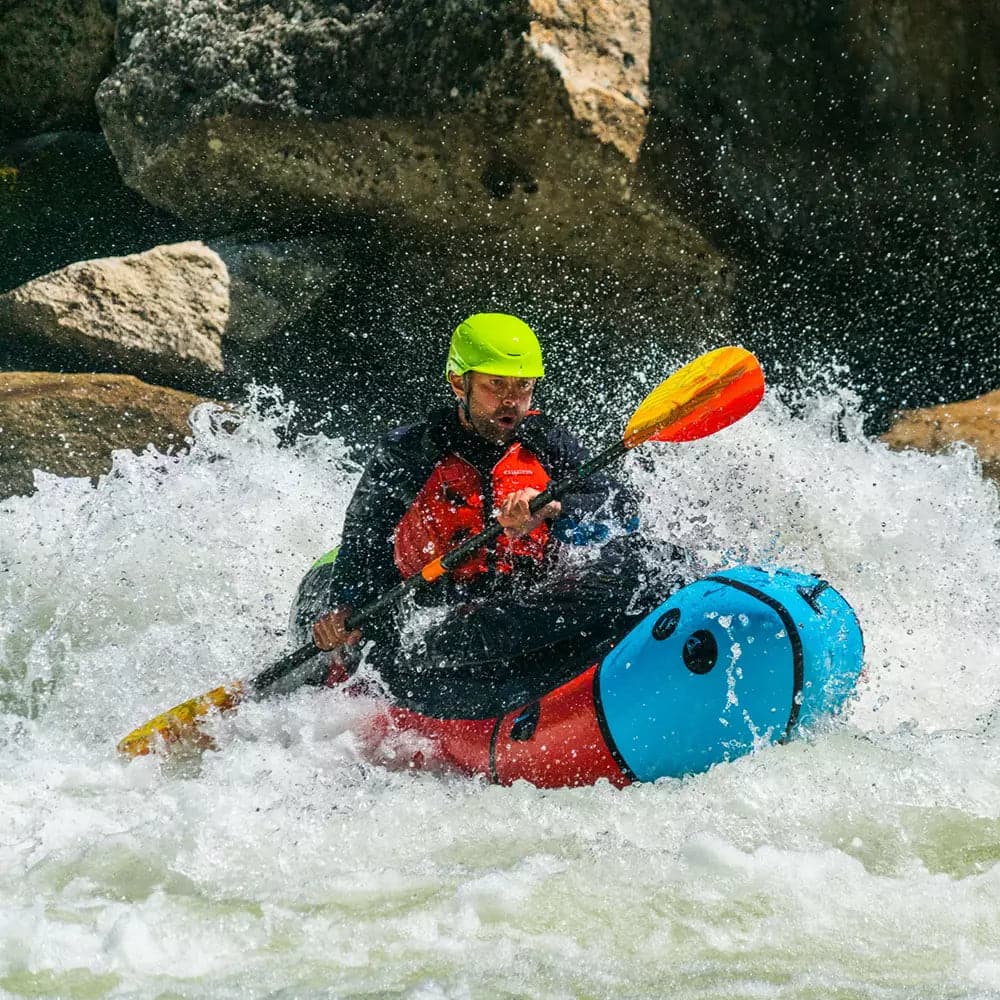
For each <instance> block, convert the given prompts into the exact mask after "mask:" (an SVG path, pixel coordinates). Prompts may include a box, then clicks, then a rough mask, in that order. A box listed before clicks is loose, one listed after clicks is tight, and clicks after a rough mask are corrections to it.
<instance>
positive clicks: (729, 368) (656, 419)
mask: <svg viewBox="0 0 1000 1000" xmlns="http://www.w3.org/2000/svg"><path fill="white" fill-rule="evenodd" d="M763 396H764V372H763V371H762V370H761V367H760V364H759V362H758V361H757V359H756V358H755V357H754V356H753V355H752V354H751V353H750V352H749V351H745V350H743V348H742V347H720V348H718V349H717V350H715V351H709V352H708V354H703V355H702V356H701V357H700V358H695V360H694V361H692V362H691V363H690V364H687V365H685V366H684V367H683V368H681V369H680V371H677V372H674V374H673V375H671V376H670V378H668V379H666V380H665V381H663V382H661V383H660V384H659V385H658V386H657V387H656V388H655V389H654V390H653V391H652V392H651V393H650V394H649V395H648V396H647V397H646V398H645V399H644V400H643V401H642V402H641V403H640V404H639V408H638V409H637V410H636V411H635V413H633V414H632V419H631V420H630V421H629V422H628V426H627V427H626V428H625V435H624V443H625V447H626V448H634V447H635V446H636V445H637V444H642V443H643V441H696V440H697V439H698V438H703V437H707V436H708V435H709V434H714V433H715V432H716V431H720V430H722V429H723V428H724V427H728V426H729V425H730V424H733V423H735V422H736V421H737V420H739V419H740V417H744V416H746V415H747V414H748V413H749V412H750V411H751V410H752V409H753V408H754V407H755V406H756V405H757V404H758V403H759V402H760V401H761V399H762V398H763Z"/></svg>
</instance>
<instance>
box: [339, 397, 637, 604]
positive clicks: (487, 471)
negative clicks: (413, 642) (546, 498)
mask: <svg viewBox="0 0 1000 1000" xmlns="http://www.w3.org/2000/svg"><path fill="white" fill-rule="evenodd" d="M515 443H519V444H520V445H521V448H519V449H515V450H516V451H517V452H518V453H519V454H521V455H525V452H527V455H526V457H527V458H528V459H529V460H530V461H531V462H532V464H534V465H536V467H537V466H540V467H541V470H544V473H546V474H547V475H548V477H549V478H550V479H551V480H559V479H561V478H562V477H563V476H565V475H567V474H568V473H570V472H573V471H575V470H576V469H577V468H579V466H580V465H582V464H583V462H585V461H586V460H587V458H588V455H587V452H586V450H585V449H584V448H583V446H582V445H580V444H579V442H577V441H576V440H575V439H574V438H573V437H572V436H571V435H570V434H569V433H568V432H567V431H566V430H564V429H563V428H562V427H560V426H559V425H558V424H556V423H554V422H553V421H552V420H550V419H548V418H547V417H545V416H543V415H542V414H531V415H529V416H527V417H526V418H525V419H524V421H523V422H522V423H521V425H520V426H519V427H518V429H517V431H516V432H515V435H514V440H513V441H512V442H508V443H506V444H495V443H493V442H491V441H487V440H486V439H485V438H483V437H481V436H480V435H478V434H475V433H472V432H470V431H467V430H465V428H463V427H462V425H461V424H460V423H459V419H458V411H457V409H456V408H454V407H449V408H447V409H441V410H437V411H435V412H433V413H431V414H430V415H429V417H428V418H427V420H425V421H423V422H421V423H418V424H413V425H411V426H407V427H399V428H397V429H396V430H394V431H391V432H390V433H389V434H387V435H386V437H385V438H383V439H382V441H380V442H379V444H378V445H377V447H376V449H375V453H374V454H373V455H372V458H371V460H370V461H369V463H368V465H367V467H366V468H365V471H364V473H363V474H362V476H361V480H360V482H359V483H358V486H357V489H356V490H355V492H354V496H353V497H352V498H351V502H350V504H349V505H348V508H347V515H346V518H345V521H344V530H343V535H342V538H341V543H340V552H339V554H338V556H337V560H336V563H335V564H334V566H333V571H332V574H331V576H330V579H329V592H328V601H329V604H328V606H329V607H330V608H334V607H337V606H339V605H341V604H348V605H351V606H353V607H358V606H360V605H362V604H364V603H365V602H366V601H369V600H371V599H373V598H375V597H377V596H379V595H380V594H382V593H384V592H385V591H387V590H389V589H390V588H392V587H394V586H395V585H396V584H397V583H399V581H400V579H401V575H402V574H401V572H400V567H399V564H398V556H399V553H398V550H397V544H396V543H397V529H398V528H399V527H400V523H401V522H402V521H403V519H404V517H405V516H406V515H407V513H408V512H409V511H411V508H412V507H413V505H414V504H415V502H416V501H417V500H418V497H420V496H421V491H422V490H424V487H425V486H426V485H427V484H428V481H429V480H430V478H431V476H432V474H434V473H435V471H436V470H438V469H440V468H441V467H442V464H443V463H444V464H447V463H448V462H449V461H453V460H454V459H459V460H461V463H462V465H463V467H471V469H472V470H475V473H476V474H478V479H477V486H478V490H479V494H480V496H481V497H482V503H481V513H482V516H484V517H485V519H486V523H487V524H488V523H490V521H491V520H492V518H493V516H494V515H493V514H492V510H493V507H494V497H493V493H492V484H493V481H494V470H495V469H496V467H497V466H498V463H500V462H501V460H502V459H504V458H505V456H507V455H508V454H509V453H510V450H511V448H512V446H513V445H514V444H515ZM536 459H537V463H535V461H534V460H536ZM515 485H517V484H516V483H515ZM476 499H477V500H478V499H479V497H477V498H476ZM561 503H562V514H561V515H560V517H559V519H558V520H557V521H556V522H555V523H554V524H553V525H552V526H551V529H549V528H548V527H546V528H545V529H544V535H542V536H541V537H542V538H543V539H544V548H545V549H546V550H547V551H548V550H551V548H552V543H553V541H555V542H556V543H560V542H562V543H574V544H581V543H587V542H590V541H595V540H596V541H599V540H602V539H603V538H605V537H607V535H608V533H609V530H610V529H609V526H608V523H607V522H609V521H611V522H617V523H618V524H620V525H621V526H622V527H623V528H634V526H635V524H636V523H637V507H636V503H635V499H634V497H633V496H632V494H631V493H630V492H628V491H627V490H625V489H623V488H622V487H621V486H619V485H618V484H617V483H615V482H614V481H612V480H611V479H609V478H608V477H607V476H604V475H601V474H596V475H594V476H591V477H590V478H589V479H588V480H586V482H585V483H583V484H582V485H581V488H580V492H577V493H573V494H570V495H567V496H564V497H562V498H561ZM595 515H596V517H595ZM440 554H443V553H440V552H430V551H429V552H428V554H427V558H426V559H425V560H423V561H424V562H430V561H431V559H432V558H434V556H435V555H440ZM515 564H516V565H515ZM538 566H539V560H538V559H534V558H525V559H521V560H518V559H517V558H516V552H515V557H512V558H511V559H510V560H508V562H507V563H506V565H505V566H504V567H497V566H496V565H495V563H494V562H492V560H491V561H490V562H489V563H487V562H483V565H482V568H483V569H484V570H486V572H485V573H482V574H480V578H479V579H471V580H470V579H469V578H468V577H469V576H470V574H466V580H465V582H463V581H462V580H461V579H459V580H456V579H452V578H449V579H447V580H446V581H439V582H438V583H435V584H433V585H431V586H429V587H426V588H423V592H422V594H421V596H422V598H423V601H422V603H451V602H454V601H461V600H464V599H467V598H468V597H470V596H472V593H473V592H477V591H478V590H479V588H481V587H483V586H484V585H486V586H489V585H490V584H491V583H495V581H496V579H497V577H499V576H500V575H501V574H500V573H498V572H496V570H497V569H498V568H504V569H506V570H507V571H508V572H507V573H506V574H505V575H506V576H508V577H509V576H511V575H513V574H511V573H510V572H509V571H510V570H511V569H512V568H513V569H515V570H516V574H517V575H524V574H531V573H532V572H537V571H538ZM410 572H413V570H412V569H409V570H408V571H407V574H409V573H410ZM454 575H455V576H458V577H459V578H461V576H462V574H460V573H456V574H454Z"/></svg>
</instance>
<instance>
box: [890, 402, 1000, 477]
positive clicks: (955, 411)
mask: <svg viewBox="0 0 1000 1000" xmlns="http://www.w3.org/2000/svg"><path fill="white" fill-rule="evenodd" d="M882 440H883V441H884V442H885V443H886V444H888V445H889V447H890V448H896V449H903V448H916V449H917V450H919V451H927V452H931V453H934V452H939V451H944V450H945V449H947V448H949V447H951V446H952V445H955V444H959V443H962V444H967V445H970V446H971V447H972V448H974V449H975V451H976V454H977V455H978V456H979V460H980V461H981V462H982V464H983V472H984V473H985V474H986V475H987V476H990V477H991V478H992V479H996V480H1000V389H998V390H996V391H995V392H988V393H987V394H986V395H985V396H980V397H979V398H978V399H968V400H964V401H963V402H960V403H945V404H943V405H942V406H930V407H927V408H925V409H919V410H904V411H902V412H901V413H899V414H897V415H896V419H895V421H894V422H893V424H892V426H891V427H890V428H889V430H887V431H886V432H885V433H884V434H883V435H882Z"/></svg>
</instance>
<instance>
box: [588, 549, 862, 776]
mask: <svg viewBox="0 0 1000 1000" xmlns="http://www.w3.org/2000/svg"><path fill="white" fill-rule="evenodd" d="M863 657H864V641H863V638H862V633H861V628H860V626H859V624H858V620H857V617H856V615H855V614H854V611H853V609H852V608H851V606H850V605H849V604H848V603H847V601H846V600H845V599H844V598H843V597H842V596H841V595H840V594H839V593H838V592H837V591H836V590H835V589H834V588H833V587H831V586H830V585H829V584H828V583H826V582H825V581H823V580H820V579H818V578H817V577H815V576H809V575H806V574H802V573H796V572H793V571H791V570H787V569H773V570H767V569H761V568H757V567H751V566H741V567H737V568H734V569H731V570H726V571H724V572H721V573H716V574H714V575H713V576H710V577H706V578H705V579H703V580H698V581H697V582H695V583H693V584H690V585H689V586H687V587H684V588H683V589H682V590H680V591H678V592H677V593H676V594H675V595H674V596H673V597H671V598H670V599H669V600H668V601H666V602H665V603H664V604H663V605H661V606H660V607H659V608H657V610H656V611H654V612H653V613H652V614H650V615H648V616H647V617H646V618H645V619H644V620H643V621H642V622H641V623H640V624H639V625H638V626H637V627H636V628H634V629H633V630H632V631H631V632H630V633H629V634H628V636H626V637H625V639H624V640H623V641H622V643H621V644H620V645H619V646H618V647H616V648H615V649H614V650H612V651H611V653H609V654H608V656H607V657H605V659H604V660H603V662H602V663H601V664H600V666H599V667H598V670H597V677H596V679H595V701H596V703H597V711H598V714H599V717H601V718H602V719H603V725H602V731H603V733H604V736H605V739H606V741H607V743H608V747H609V749H611V751H612V753H613V755H614V756H615V759H616V761H617V763H618V765H619V766H620V767H621V768H622V771H623V773H624V774H625V775H626V777H628V778H629V779H630V780H633V781H635V780H638V781H652V780H655V779H656V778H660V777H664V776H680V775H683V774H692V773H697V772H699V771H704V770H707V769H708V768H709V767H711V766H712V765H713V764H716V763H719V762H721V761H725V760H731V759H733V758H736V757H740V756H742V755H744V754H746V753H749V752H750V751H751V750H753V749H755V748H757V747H759V746H763V745H766V744H768V743H774V742H778V741H781V740H785V739H787V738H788V737H789V736H791V735H792V733H793V732H794V731H795V730H796V729H797V728H798V727H800V726H804V725H809V724H810V723H813V722H815V721H816V720H818V719H820V718H822V717H823V716H828V715H830V714H832V713H834V712H836V711H838V710H839V709H840V708H842V706H843V704H844V702H845V701H846V699H847V698H848V696H849V695H850V693H851V692H852V691H853V689H854V686H855V684H856V683H857V680H858V677H859V676H860V673H861V668H862V661H863Z"/></svg>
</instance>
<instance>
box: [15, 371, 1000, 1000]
mask: <svg viewBox="0 0 1000 1000" xmlns="http://www.w3.org/2000/svg"><path fill="white" fill-rule="evenodd" d="M862 417H863V414H862V413H861V412H860V411H859V404H858V402H857V399H856V398H855V397H854V396H853V395H852V394H851V393H850V392H849V391H847V390H844V389H838V388H836V387H835V385H834V387H832V388H830V389H827V390H824V391H822V392H817V393H816V395H814V396H812V397H811V398H799V399H797V400H795V401H793V403H791V404H788V403H786V402H782V401H781V400H780V399H779V397H778V396H777V394H774V393H769V394H768V397H767V398H766V399H765V401H764V403H763V404H762V406H761V407H760V408H759V409H758V410H757V411H756V412H755V413H753V414H751V415H750V416H749V417H747V418H746V419H745V420H743V421H742V422H741V423H740V424H738V425H736V426H734V427H732V428H730V429H728V430H726V431H724V432H722V433H720V434H718V435H716V436H715V437H713V438H710V439H708V440H706V441H702V442H695V443H690V444H684V445H671V446H654V445H650V446H647V447H646V449H645V454H646V455H647V456H649V461H644V460H643V459H642V458H640V457H639V456H637V455H633V456H630V458H629V460H628V470H629V474H630V475H632V476H634V477H635V479H636V481H637V482H638V483H639V484H640V486H641V487H642V489H643V492H644V495H645V508H646V509H645V515H646V524H647V530H650V531H655V532H658V533H660V534H663V535H665V536H669V537H671V538H674V539H675V540H677V541H679V542H681V543H683V544H685V545H688V546H690V547H691V548H692V549H693V550H695V551H696V553H697V555H698V557H699V558H700V559H701V560H703V561H704V563H705V564H706V565H708V566H712V567H715V566H721V565H724V564H729V563H732V562H736V561H745V560H749V561H758V562H759V561H767V562H771V563H778V564H783V565H788V566H793V567H797V568H803V569H809V570H812V571H817V572H819V573H821V574H822V575H824V576H825V577H826V578H827V579H829V580H830V581H831V582H832V583H834V584H835V585H836V586H837V587H838V588H839V589H840V590H841V591H842V592H843V593H844V594H845V596H847V598H848V599H849V600H850V601H851V602H852V603H853V604H854V605H855V607H856V609H857V611H858V614H859V616H860V619H861V621H862V623H863V626H864V629H865V634H866V642H867V666H868V678H867V680H866V682H865V683H864V685H863V686H862V688H861V690H860V691H859V694H858V696H857V698H856V699H855V700H854V701H853V702H852V704H851V705H850V708H849V710H848V712H847V713H846V715H845V716H844V717H842V718H840V719H837V720H834V721H832V722H830V723H829V724H826V725H824V726H823V727H821V728H820V729H819V730H817V731H815V732H813V733H811V734H809V735H808V736H807V737H805V738H802V739H799V740H797V741H795V742H793V743H792V744H790V745H788V746H784V747H772V748H769V749H766V750H762V751H760V752H758V753H756V754H754V755H753V756H751V757H748V758H744V759H742V760H739V761H737V762H735V763H731V764H726V765H722V766H719V767H716V768H714V769H713V770H712V771H711V772H709V773H707V774H704V775H700V776H697V777H692V778H688V779H685V780H681V781H678V780H667V781H662V782H658V783H656V784H650V785H642V786H635V787H632V788H628V789H625V790H623V791H616V790H614V789H613V788H611V787H609V786H607V785H602V786H597V787H594V788H587V789H578V790H558V791H539V790H537V789H535V788H533V787H530V786H528V785H523V784H521V785H517V786H515V787H513V788H497V787H491V786H488V785H486V784H484V783H480V782H478V781H472V780H467V779H464V778H461V777H457V776H454V775H432V774H426V773H415V772H412V771H409V770H406V769H404V768H392V767H386V766H381V765H375V764H372V763H369V762H367V761H366V760H365V759H363V757H362V756H361V755H360V753H359V750H358V747H357V745H356V743H355V740H354V738H353V736H352V723H354V722H355V721H356V720H357V718H358V716H359V713H361V712H363V711H364V710H365V705H364V704H363V703H361V702H360V701H358V700H353V701H352V700H349V699H346V698H345V697H344V696H343V695H342V694H340V693H338V692H335V691H327V690H322V691H317V690H301V691H299V692H296V693H294V694H293V695H291V696H289V697H286V698H283V699H276V700H273V701H269V702H262V703H258V704H252V705H247V706H244V708H243V709H242V710H241V711H240V712H239V713H237V714H235V715H234V716H232V717H230V718H228V719H225V720H221V721H220V722H219V723H218V724H217V726H216V731H217V735H218V737H219V749H218V750H217V751H215V752H208V753H206V754H204V755H203V757H202V758H201V759H200V760H199V759H188V760H177V761H171V762H166V763H164V762H162V761H158V760H156V759H152V758H147V759H141V760H136V761H132V762H127V763H126V762H123V761H122V760H120V759H118V757H117V756H116V753H115V749H114V745H115V742H116V740H117V739H118V738H119V737H120V736H121V735H123V734H124V733H125V732H127V731H128V730H130V729H131V728H133V727H134V726H136V725H137V724H139V723H140V722H142V721H144V720H145V719H147V718H148V717H150V716H151V715H153V714H155V713H157V712H159V711H161V710H162V709H164V708H166V707H168V706H170V705H172V704H175V703H176V702H179V701H181V700H184V699H185V698H187V697H190V696H191V695H193V694H196V693H199V692H201V691H202V690H205V689H207V688H210V687H214V686H215V685H217V684H219V683H221V682H223V681H226V680H229V679H233V678H235V677H239V676H241V675H245V674H250V673H254V672H256V671H257V670H259V669H260V668H261V666H262V665H264V664H266V663H267V662H269V661H270V660H272V659H274V658H275V657H276V655H278V654H279V653H280V652H281V651H282V649H283V644H284V641H285V639H284V630H285V627H286V619H287V614H288V606H289V603H290V601H291V598H292V595H293V593H294V590H295V587H296V584H297V582H298V579H299V577H300V576H301V574H302V573H303V572H304V570H305V569H306V568H307V566H308V565H309V563H310V562H311V561H312V559H314V558H315V557H316V556H318V555H319V554H321V553H322V552H324V551H325V550H326V549H328V548H329V547H330V546H331V545H332V544H333V543H334V542H335V541H336V536H337V530H338V528H339V525H340V522H341V519H342V516H343V512H344V509H345V505H346V502H347V499H348V497H349V495H350V492H351V487H352V485H353V483H354V482H355V480H356V478H357V475H358V471H359V470H358V468H357V467H356V466H355V465H353V464H352V463H351V462H350V461H348V460H347V458H346V454H347V453H346V451H345V448H344V446H343V444H342V443H340V442H338V441H331V440H328V439H326V438H321V437H319V438H314V439H308V440H301V441H300V442H299V444H298V446H297V447H294V448H288V447H282V448H279V446H278V443H277V442H278V436H279V434H280V431H281V428H282V427H283V426H284V425H285V424H287V421H288V414H287V412H285V411H282V409H281V408H280V407H278V408H269V407H268V406H267V405H265V404H264V403H262V402H260V401H258V404H257V405H256V406H254V407H251V410H250V412H249V414H248V415H247V416H246V418H245V419H243V420H242V422H241V423H239V425H238V426H237V427H236V428H235V430H233V429H232V428H230V431H228V432H224V431H221V430H219V428H218V426H217V417H216V416H213V414H212V412H211V411H210V410H209V409H203V410H201V411H199V413H198V415H197V419H196V442H195V445H194V447H193V449H192V450H191V452H190V453H189V454H187V455H186V456H183V457H179V458H164V457H163V456H160V455H157V454H155V453H153V452H149V453H147V454H145V455H142V456H138V457H136V456H132V455H128V454H122V455H119V456H118V458H117V460H116V463H115V469H114V472H113V473H112V474H111V475H109V476H107V477H105V478H104V479H103V480H102V481H101V482H100V484H99V485H98V487H97V488H96V489H94V488H92V487H91V486H90V485H89V484H88V483H86V482H81V481H69V480H59V479H56V478H52V477H47V476H42V477H41V478H40V480H39V487H40V488H39V491H38V493H37V494H36V495H34V496H33V497H31V498H16V499H11V500H7V501H3V502H2V503H0V712H2V715H0V995H3V996H16V997H21V996H32V997H35V996H51V997H105V996H107V997H135V998H139V997H142V998H148V997H164V998H167V997H171V998H174V997H184V998H187V997H191V998H195V997H213V998H229V997H288V998H291V997H296V998H299V997H303V998H308V997H317V998H319V997H409V998H426V1000H438V998H480V997H482V998H487V997H491V998H492V997H544V998H570V997H574V998H575V997H589V998H603V997H607V998H612V997H614V998H640V997H641V998H647V997H677V998H689V997H690V998H715V997H718V998H734V997H736V998H739V997H747V998H760V997H779V998H792V997H794V998H811V997H815V998H829V997H834V998H850V997H872V998H880V1000H882V998H896V997H899V998H923V997H926V998H932V997H933V998H942V997H946V998H950V997H1000V863H998V862H1000V713H997V715H996V716H995V715H994V709H995V708H996V705H997V701H998V693H1000V671H998V670H997V650H998V649H1000V624H998V599H997V594H998V593H1000V562H998V560H997V531H998V527H997V524H998V513H1000V511H998V505H997V495H996V491H995V489H994V488H993V487H992V486H991V485H988V484H986V483H985V482H984V481H983V480H982V479H981V477H980V475H979V472H978V469H977V466H976V463H975V461H974V459H973V457H972V455H971V453H970V452H968V451H958V452H956V453H954V454H950V455H947V456H939V457H929V456H926V455H919V454H916V453H908V454H895V453H891V452H889V451H887V450H886V449H885V448H884V447H883V446H881V445H880V444H878V443H877V442H874V441H872V440H870V439H868V438H866V437H865V436H864V434H863V432H862ZM613 432H614V431H612V433H613Z"/></svg>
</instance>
